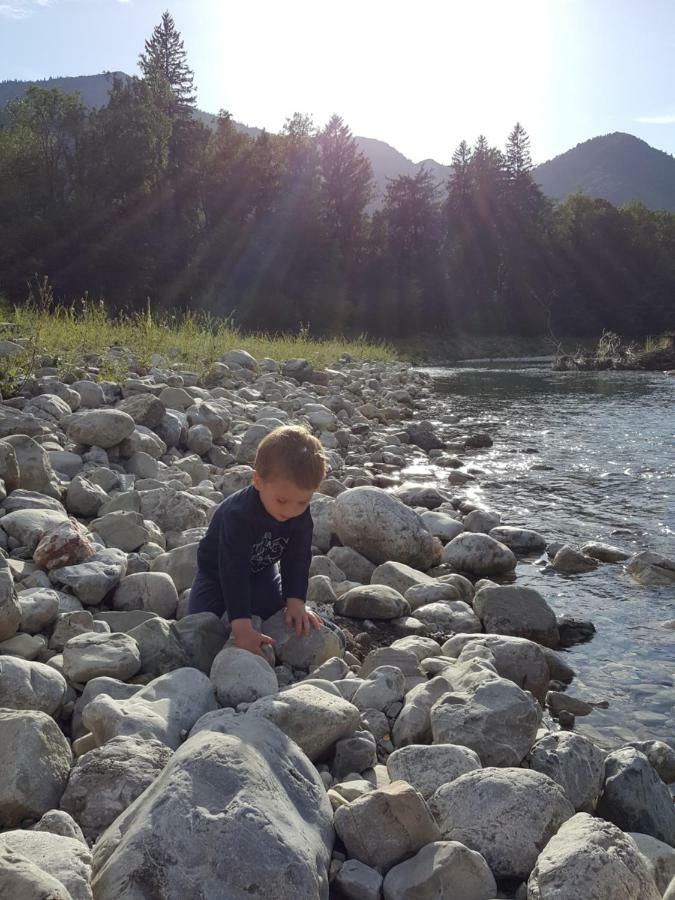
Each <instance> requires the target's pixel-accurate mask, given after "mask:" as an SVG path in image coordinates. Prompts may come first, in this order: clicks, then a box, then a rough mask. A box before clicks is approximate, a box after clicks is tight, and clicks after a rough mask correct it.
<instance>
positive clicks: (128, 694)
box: [0, 350, 675, 900]
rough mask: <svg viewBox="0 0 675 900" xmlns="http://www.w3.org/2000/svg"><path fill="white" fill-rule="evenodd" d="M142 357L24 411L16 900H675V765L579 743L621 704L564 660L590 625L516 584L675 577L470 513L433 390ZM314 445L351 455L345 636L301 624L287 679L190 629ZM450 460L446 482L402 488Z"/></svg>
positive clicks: (13, 738)
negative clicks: (224, 511) (296, 463)
mask: <svg viewBox="0 0 675 900" xmlns="http://www.w3.org/2000/svg"><path fill="white" fill-rule="evenodd" d="M116 357H117V361H118V362H119V361H120V360H121V361H123V362H124V365H125V367H127V368H128V373H127V376H126V377H125V378H122V379H121V380H120V381H119V382H112V381H105V380H99V368H100V362H99V361H98V360H95V359H91V360H90V361H89V365H88V366H86V367H84V366H83V367H81V368H73V369H72V371H70V372H68V373H65V374H63V373H61V377H57V373H56V371H55V370H52V369H49V368H45V369H43V370H41V371H38V373H37V374H36V377H35V378H34V379H31V380H30V381H29V382H27V383H26V384H25V385H24V386H23V389H22V392H21V395H20V396H17V397H15V398H12V399H10V400H6V401H5V402H4V403H2V404H1V405H0V478H2V490H1V492H0V493H1V495H2V501H1V502H0V549H1V550H2V559H0V566H1V568H0V654H1V655H0V762H1V767H2V773H3V777H2V782H1V786H0V828H2V829H3V831H2V832H0V896H2V897H5V896H7V897H8V898H9V897H11V898H13V900H14V898H15V900H24V898H25V900H28V898H30V900H33V898H43V900H47V898H51V900H68V898H72V900H80V898H92V897H93V898H95V900H132V898H134V900H137V898H145V897H147V898H150V897H158V898H159V897H161V898H167V900H173V898H181V900H184V898H185V897H196V896H202V897H204V898H205V900H219V898H223V900H230V898H232V900H234V898H237V900H238V898H248V900H250V898H256V897H259V898H262V897H269V896H273V897H275V898H282V900H284V898H288V900H291V898H292V900H298V898H302V900H305V898H307V900H311V898H326V897H328V896H329V895H330V896H331V897H334V898H336V900H337V898H346V900H351V898H358V900H370V898H372V900H379V898H382V897H383V898H385V900H413V898H414V900H419V898H422V900H424V898H426V897H428V898H431V897H443V898H447V900H460V898H461V900H492V898H497V897H502V898H505V897H511V898H518V900H523V898H529V900H568V898H569V900H578V898H581V897H591V896H592V897H596V898H599V900H603V898H607V900H651V898H658V897H660V896H667V897H669V898H670V900H672V898H673V897H674V896H675V886H673V885H671V887H670V888H669V887H668V885H669V883H670V882H671V880H672V879H673V878H674V877H675V850H673V849H672V847H673V844H674V843H675V810H674V808H673V803H672V798H671V794H670V791H669V789H668V787H667V785H668V784H669V783H673V782H675V752H673V750H672V749H671V748H669V747H668V746H667V745H665V744H663V743H660V742H658V741H647V742H643V743H641V744H639V745H634V746H626V747H623V748H617V749H614V750H612V752H608V751H607V749H605V748H601V747H599V746H597V745H595V744H594V743H593V742H592V741H590V740H589V739H587V738H585V737H583V736H581V735H579V734H577V733H575V732H574V730H573V727H574V721H575V717H577V716H580V715H587V714H592V710H593V704H594V703H595V702H597V701H598V698H588V697H579V696H574V689H573V679H574V672H573V671H572V669H571V668H570V666H569V665H568V664H567V662H566V661H565V657H564V653H563V652H561V650H562V648H564V647H565V646H567V645H569V643H570V642H572V641H574V640H578V639H580V638H581V639H584V638H585V639H587V638H588V637H589V635H590V633H592V625H591V624H590V623H579V622H571V621H569V620H568V619H566V618H565V617H556V615H555V614H554V612H553V611H552V609H551V608H550V606H549V605H548V603H547V602H546V599H545V598H544V597H543V596H541V594H539V593H538V592H537V591H535V590H532V589H528V588H523V587H520V586H519V585H518V583H517V580H516V578H515V570H516V563H517V561H518V559H519V558H520V557H522V556H524V555H529V554H533V553H534V554H540V553H542V552H545V553H547V554H548V556H549V559H550V563H549V565H550V566H551V567H552V571H553V572H556V571H557V572H561V573H568V572H581V573H583V572H585V571H588V570H590V569H593V568H595V567H597V566H598V565H623V564H625V565H626V568H627V571H628V572H629V573H630V574H631V575H632V576H633V577H634V578H636V579H637V580H638V581H640V582H642V583H663V584H675V563H673V562H672V561H671V560H668V559H665V558H664V557H662V556H658V555H656V554H650V553H641V554H637V555H636V556H634V557H632V558H630V559H626V556H627V554H625V553H623V552H622V550H621V548H615V547H609V546H606V545H598V544H587V545H584V546H582V547H571V546H569V545H563V546H561V545H560V544H559V543H556V536H555V535H545V536H544V535H540V534H538V533H536V532H534V531H531V530H527V529H523V528H514V527H511V526H509V524H508V521H506V522H504V521H502V518H501V516H500V514H499V513H498V512H495V511H493V510H487V509H481V508H477V507H476V506H475V504H472V503H470V502H469V501H468V500H467V497H466V496H465V495H464V494H463V490H464V486H465V485H467V484H471V482H472V481H474V480H475V479H476V478H478V477H480V473H479V472H478V471H476V470H473V471H472V467H471V454H472V451H473V450H474V449H476V448H479V447H481V446H485V445H486V444H487V443H489V442H490V441H491V438H490V436H489V435H488V434H485V433H484V432H481V431H477V430H470V431H468V432H467V431H466V430H465V429H464V428H463V427H462V422H461V421H457V417H456V416H454V415H453V413H452V410H451V409H450V410H448V408H447V406H445V407H444V406H443V405H442V404H441V403H440V402H439V401H437V400H434V398H433V394H432V391H431V388H430V383H429V381H428V379H427V378H426V377H425V376H424V375H423V374H421V373H417V372H411V371H410V370H409V368H408V367H406V366H403V365H395V364H384V363H363V364H361V363H358V364H357V363H354V362H353V361H351V360H350V359H349V358H343V359H341V360H340V362H338V363H337V364H336V365H335V366H334V367H332V368H329V369H325V370H314V369H313V367H312V366H311V365H310V364H309V363H307V362H306V361H305V360H289V361H287V362H285V363H283V364H279V363H277V362H275V361H273V360H270V359H263V360H255V359H253V358H252V357H251V356H249V355H248V354H247V353H245V352H244V351H232V352H230V353H227V354H225V356H224V357H223V358H222V360H221V361H220V362H219V363H217V364H215V365H214V366H213V367H211V369H210V370H209V371H208V372H207V373H206V374H205V375H203V376H201V377H198V376H197V374H196V373H193V372H189V371H186V370H185V369H184V368H183V367H181V366H180V365H179V364H175V365H172V366H170V365H169V363H168V361H167V360H165V359H162V358H159V357H158V358H156V359H154V360H153V364H154V365H153V367H152V368H149V369H144V368H143V367H141V366H139V365H138V364H137V362H136V361H135V360H133V358H131V356H130V355H128V354H126V355H125V353H124V351H121V350H119V351H117V352H116ZM431 416H433V418H434V422H435V423H436V424H435V425H432V424H431V423H430V422H429V421H428V418H429V417H431ZM287 422H303V423H305V424H307V425H308V427H310V428H311V429H312V430H313V431H314V432H315V433H316V434H317V435H319V436H320V439H321V440H322V442H323V444H324V446H325V447H326V452H327V456H328V461H329V475H328V477H327V478H326V480H325V482H324V483H323V484H322V486H321V490H320V492H319V493H318V494H317V495H316V496H315V498H314V500H313V501H312V514H313V518H314V522H315V532H314V544H315V555H314V557H313V560H312V568H311V579H310V593H309V598H308V599H309V602H310V603H311V604H313V605H315V606H316V607H317V608H319V609H321V611H322V612H323V613H324V614H325V615H326V616H327V617H328V618H329V619H332V620H333V622H334V623H335V624H337V625H338V626H340V628H339V629H331V628H329V627H324V628H322V629H321V631H319V632H317V633H315V634H313V635H312V636H311V637H310V638H308V639H301V640H299V639H297V638H295V636H294V635H292V634H289V633H288V631H287V630H286V629H285V627H284V625H283V623H282V621H281V618H280V617H279V616H275V617H273V618H272V619H270V620H268V621H267V622H265V623H262V627H263V629H264V630H265V631H266V633H268V634H270V635H271V636H272V637H274V638H275V639H276V645H275V648H274V654H273V657H272V656H270V658H269V659H268V660H267V661H265V660H263V659H261V658H256V657H254V656H252V655H250V654H248V653H247V652H245V651H240V650H238V649H237V648H236V647H233V646H232V645H231V643H230V642H229V641H228V627H227V624H226V623H225V622H222V621H220V620H219V619H217V618H216V617H215V616H213V615H211V614H208V613H205V614H199V615H192V616H190V615H186V611H187V603H188V597H189V588H190V584H191V581H192V578H193V575H194V572H195V566H196V548H197V542H198V540H199V539H200V537H201V535H202V534H203V533H204V530H205V527H206V525H207V523H208V521H209V518H210V516H211V515H212V512H213V510H214V509H215V507H216V506H217V504H218V503H219V502H220V501H221V500H222V499H223V498H224V497H225V496H227V495H228V494H229V493H231V492H233V491H236V490H238V489H239V488H240V487H243V486H245V485H246V484H248V483H249V482H250V478H251V472H252V470H251V463H252V461H253V458H254V454H255V448H256V446H257V443H258V442H259V441H260V440H261V439H262V437H263V436H264V435H265V434H266V433H268V431H269V430H270V429H272V428H274V427H276V426H277V425H279V424H282V423H287ZM430 460H432V461H433V465H434V466H435V467H438V468H441V469H445V470H447V478H446V483H445V485H443V486H435V487H425V486H419V485H406V484H401V483H400V472H401V470H402V469H403V468H404V467H406V466H407V465H410V464H411V463H414V462H424V463H428V462H429V461H430ZM570 684H572V689H571V690H568V685H570Z"/></svg>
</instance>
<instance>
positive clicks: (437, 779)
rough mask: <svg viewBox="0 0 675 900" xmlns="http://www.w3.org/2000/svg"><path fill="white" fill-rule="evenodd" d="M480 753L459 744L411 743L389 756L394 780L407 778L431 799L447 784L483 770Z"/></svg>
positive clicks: (388, 766) (391, 776)
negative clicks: (475, 770) (462, 776)
mask: <svg viewBox="0 0 675 900" xmlns="http://www.w3.org/2000/svg"><path fill="white" fill-rule="evenodd" d="M480 768H482V766H481V761H480V759H479V757H478V754H477V753H475V752H474V751H473V750H469V748H468V747H460V746H459V745H457V744H432V745H430V746H428V745H425V744H409V745H408V746H407V747H401V748H400V749H399V750H394V752H393V753H392V754H391V756H389V758H388V759H387V771H388V772H389V776H390V778H391V780H392V781H407V782H408V784H411V785H412V786H413V787H414V788H415V790H417V791H419V792H420V794H421V795H422V796H423V797H424V799H425V800H428V799H429V798H430V797H431V796H432V795H433V794H434V793H435V792H436V791H437V790H438V788H439V787H441V786H442V785H444V784H447V783H448V782H450V781H454V780H455V778H459V776H460V775H464V774H465V773H466V772H472V771H473V770H474V769H480Z"/></svg>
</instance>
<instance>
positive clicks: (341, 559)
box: [327, 547, 375, 584]
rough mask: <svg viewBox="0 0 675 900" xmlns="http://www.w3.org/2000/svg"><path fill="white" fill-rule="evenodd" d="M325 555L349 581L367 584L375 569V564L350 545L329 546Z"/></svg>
mask: <svg viewBox="0 0 675 900" xmlns="http://www.w3.org/2000/svg"><path fill="white" fill-rule="evenodd" d="M327 556H328V559H330V560H332V561H333V562H334V563H335V565H336V566H337V567H338V568H339V569H340V571H342V572H344V574H345V577H346V578H347V579H348V580H349V581H358V582H360V583H361V584H368V583H369V582H370V579H371V578H372V575H373V572H374V571H375V565H374V564H373V563H372V562H371V561H370V560H369V559H366V557H365V556H363V554H362V553H358V552H357V551H356V550H353V549H352V548H351V547H331V548H330V550H329V551H328V554H327Z"/></svg>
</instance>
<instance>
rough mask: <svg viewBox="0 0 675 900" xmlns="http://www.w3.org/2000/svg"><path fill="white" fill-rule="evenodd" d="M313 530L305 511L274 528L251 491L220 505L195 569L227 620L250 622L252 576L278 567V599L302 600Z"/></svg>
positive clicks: (275, 525) (252, 488)
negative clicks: (210, 583)
mask: <svg viewBox="0 0 675 900" xmlns="http://www.w3.org/2000/svg"><path fill="white" fill-rule="evenodd" d="M312 530H313V522H312V516H311V513H310V511H309V507H308V508H307V509H306V510H305V511H304V513H302V515H300V516H295V518H293V519H288V520H287V521H286V522H277V520H276V519H275V518H274V517H273V516H271V515H270V514H269V513H268V512H267V510H266V509H265V507H264V506H263V503H262V500H261V499H260V494H259V493H258V491H257V490H256V489H255V487H254V486H253V485H250V486H249V487H247V488H243V490H241V491H237V492H236V494H231V495H230V496H229V497H227V498H226V499H225V500H223V502H222V503H221V504H220V506H219V507H218V509H217V510H216V511H215V513H214V515H213V518H212V519H211V523H210V525H209V527H208V530H207V532H206V534H205V535H204V537H203V538H202V539H201V541H200V542H199V549H198V551H197V565H198V567H199V571H200V572H203V573H204V574H205V575H207V576H208V577H209V578H212V579H213V580H214V581H217V582H218V583H219V584H220V589H221V592H222V595H223V598H224V599H225V604H226V606H227V612H228V615H229V617H230V620H232V619H248V618H250V617H251V576H252V575H257V574H259V573H260V572H263V571H264V570H265V569H268V568H269V567H270V566H273V565H274V564H275V563H277V562H279V561H280V569H281V585H282V591H283V599H284V600H287V599H288V598H289V597H298V598H299V599H300V600H304V599H305V597H306V596H307V581H308V579H309V564H310V562H311V559H312Z"/></svg>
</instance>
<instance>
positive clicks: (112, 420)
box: [63, 409, 134, 450]
mask: <svg viewBox="0 0 675 900" xmlns="http://www.w3.org/2000/svg"><path fill="white" fill-rule="evenodd" d="M63 426H64V428H65V431H66V434H67V435H68V437H69V438H70V439H71V440H72V441H74V442H75V443H76V444H87V445H89V446H96V447H103V449H104V450H107V449H108V448H109V447H114V446H115V445H116V444H119V443H121V442H122V441H123V440H124V439H125V438H126V437H129V435H130V434H131V432H132V431H133V430H134V420H133V419H132V418H131V416H130V415H128V414H127V413H125V412H123V411H122V410H119V409H97V410H93V411H86V410H85V411H82V412H76V413H73V414H72V415H70V416H67V417H66V418H65V419H64V421H63Z"/></svg>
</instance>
